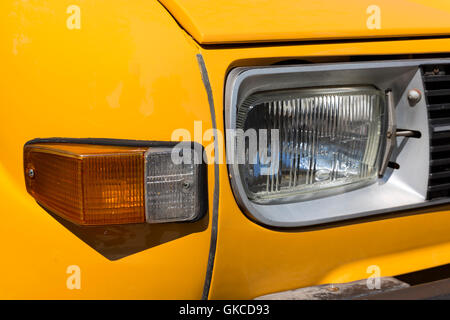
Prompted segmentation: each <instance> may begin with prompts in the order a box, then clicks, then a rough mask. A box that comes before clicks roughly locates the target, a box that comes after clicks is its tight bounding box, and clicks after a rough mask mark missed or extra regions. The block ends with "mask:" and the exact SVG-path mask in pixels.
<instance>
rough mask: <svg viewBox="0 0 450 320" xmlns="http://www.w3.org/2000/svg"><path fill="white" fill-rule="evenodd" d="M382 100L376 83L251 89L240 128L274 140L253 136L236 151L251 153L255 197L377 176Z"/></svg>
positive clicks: (325, 190) (244, 168) (290, 194)
mask: <svg viewBox="0 0 450 320" xmlns="http://www.w3.org/2000/svg"><path fill="white" fill-rule="evenodd" d="M383 101H384V98H383V94H382V93H381V92H380V91H379V90H376V89H375V88H372V87H359V88H358V87H354V88H326V89H299V90H287V91H273V92H264V93H257V94H253V95H250V96H249V97H248V98H247V99H246V100H245V101H243V103H242V104H241V105H240V106H239V108H238V111H237V119H238V120H237V128H238V129H242V131H239V132H241V135H242V133H245V132H249V130H252V129H254V130H255V132H258V133H261V132H264V133H265V132H267V134H268V139H265V141H264V139H260V140H259V141H257V142H256V141H247V142H246V143H245V144H242V145H243V146H244V147H245V150H237V152H238V153H239V152H244V153H245V161H244V162H245V163H241V164H240V165H239V170H240V175H241V178H242V179H243V182H244V186H245V190H246V192H247V196H248V197H249V199H251V200H253V201H255V202H260V203H266V202H276V201H280V200H286V201H296V200H302V199H310V198H317V197H321V196H326V195H330V194H333V193H336V192H339V191H342V189H343V188H345V189H346V190H348V189H349V188H357V187H360V186H363V185H367V184H369V183H373V182H375V180H376V178H377V175H378V170H379V163H380V161H379V158H380V157H379V154H380V152H379V150H380V142H381V139H380V135H381V134H382V127H383V126H382V121H383V117H382V115H383V114H384V112H383V105H384V104H383ZM274 134H276V136H277V139H275V140H274V139H273V137H271V135H274ZM246 136H247V137H251V135H248V134H247V135H246ZM246 136H244V137H242V136H238V138H239V139H245V138H246ZM256 137H260V135H257V136H256ZM255 143H256V144H257V146H258V149H257V150H256V149H255V148H254V144H255ZM252 144H253V145H252ZM254 151H256V152H254ZM266 151H267V152H266ZM274 153H276V154H274Z"/></svg>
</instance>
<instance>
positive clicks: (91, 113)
mask: <svg viewBox="0 0 450 320" xmlns="http://www.w3.org/2000/svg"><path fill="white" fill-rule="evenodd" d="M71 5H76V6H78V8H79V9H80V17H81V23H80V29H77V28H72V29H70V28H68V23H69V24H70V25H71V26H76V23H74V21H71V20H70V19H71V16H72V15H73V11H72V10H69V11H68V9H69V8H70V6H71ZM0 12H1V15H2V16H1V19H0V21H1V22H0V24H1V27H0V30H1V32H2V47H1V52H0V58H1V61H2V77H1V79H0V88H1V89H0V90H1V94H0V146H1V148H0V219H1V223H0V242H1V243H2V254H1V255H2V262H1V263H0V276H1V281H0V298H26V299H28V298H57V299H59V298H65V299H66V298H83V299H84V298H136V299H144V298H167V299H168V298H173V299H178V298H185V299H198V298H200V297H201V295H202V290H203V282H204V279H205V272H206V265H207V257H208V252H209V240H210V222H209V219H210V217H211V215H210V214H208V215H207V217H205V219H203V220H201V221H199V222H197V223H194V224H170V225H154V226H151V227H150V226H149V227H150V229H145V230H144V231H145V233H143V231H142V230H141V231H139V230H138V231H136V232H135V231H133V230H131V229H126V230H127V231H126V232H122V233H123V234H122V235H114V232H117V233H120V232H121V231H120V229H117V228H113V229H111V230H110V231H109V232H112V233H113V234H112V235H110V234H105V235H98V236H96V238H95V239H96V240H95V241H97V240H98V241H100V242H102V243H101V244H99V246H103V247H102V248H100V249H99V251H101V250H109V251H114V250H115V249H114V248H117V249H120V250H125V251H127V250H128V249H129V248H128V247H129V246H138V247H139V246H140V247H142V250H140V249H139V250H138V251H139V252H136V253H134V254H129V255H126V256H124V257H122V258H121V259H117V260H115V261H111V260H109V259H108V258H107V257H105V256H103V255H102V254H101V253H100V252H98V251H96V250H94V249H93V248H92V247H90V246H89V245H87V244H86V243H85V242H84V241H83V240H82V238H80V237H79V235H77V233H76V232H72V231H71V230H69V229H66V228H65V227H64V226H63V225H62V224H60V223H59V222H57V221H56V220H55V219H54V218H53V217H51V216H50V215H49V214H48V213H47V212H45V211H44V210H43V209H42V208H41V207H40V206H39V205H38V204H37V203H36V202H35V201H34V200H33V199H32V197H30V196H29V195H27V194H26V191H25V183H24V176H23V175H24V173H23V160H22V155H23V145H24V144H25V143H26V142H27V141H28V140H30V139H33V138H38V137H42V138H46V137H70V138H87V137H91V138H118V139H140V140H166V141H167V140H171V134H172V131H173V130H175V129H176V128H186V129H187V130H188V131H193V121H194V120H201V121H203V127H204V129H205V130H206V129H208V128H209V127H211V115H210V112H209V107H208V101H207V96H206V93H205V89H204V87H203V83H202V80H201V75H200V72H199V68H198V65H197V61H196V59H195V55H196V54H197V53H198V50H197V47H196V45H195V43H194V42H193V41H192V39H190V38H189V37H188V36H185V35H184V34H183V33H182V32H181V31H180V28H179V26H178V25H177V24H176V22H175V21H173V19H172V17H171V16H170V15H169V14H168V13H167V11H166V10H165V9H164V8H163V7H162V6H161V4H159V3H158V2H156V1H126V0H118V1H107V0H98V1H81V0H70V1H66V0H64V1H36V0H30V1H2V2H1V4H0ZM68 12H69V13H68ZM209 171H210V172H212V171H211V170H209ZM209 181H214V176H213V175H210V177H209ZM149 230H151V231H149ZM70 265H77V266H79V267H80V270H81V289H80V290H76V289H73V290H70V289H68V288H67V286H66V281H67V279H68V277H69V276H70V274H67V273H66V271H67V268H68V266H70Z"/></svg>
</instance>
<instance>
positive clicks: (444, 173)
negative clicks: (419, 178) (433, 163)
mask: <svg viewBox="0 0 450 320" xmlns="http://www.w3.org/2000/svg"><path fill="white" fill-rule="evenodd" d="M443 178H450V170H448V171H440V172H432V173H430V179H431V181H430V184H432V183H433V181H434V180H435V179H443Z"/></svg>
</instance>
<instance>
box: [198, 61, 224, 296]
mask: <svg viewBox="0 0 450 320" xmlns="http://www.w3.org/2000/svg"><path fill="white" fill-rule="evenodd" d="M197 61H198V65H199V67H200V73H201V75H202V80H203V84H204V85H205V90H206V94H207V96H208V103H209V111H210V112H211V121H212V126H213V129H214V150H215V152H214V197H213V212H212V225H211V241H210V245H209V256H208V265H207V267H206V275H205V283H204V285H203V294H202V299H203V300H207V299H208V297H209V290H210V287H211V279H212V273H213V269H214V259H215V256H216V245H217V222H218V211H219V186H220V184H219V152H218V150H219V146H218V137H217V131H216V130H217V123H216V113H215V109H214V99H213V94H212V90H211V84H210V82H209V77H208V71H207V70H206V66H205V61H204V60H203V56H202V55H201V54H197Z"/></svg>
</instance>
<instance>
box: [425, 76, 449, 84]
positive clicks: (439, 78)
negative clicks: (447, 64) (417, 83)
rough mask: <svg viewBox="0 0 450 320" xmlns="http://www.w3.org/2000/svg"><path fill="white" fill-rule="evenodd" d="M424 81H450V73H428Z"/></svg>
mask: <svg viewBox="0 0 450 320" xmlns="http://www.w3.org/2000/svg"><path fill="white" fill-rule="evenodd" d="M424 81H425V83H428V82H442V81H450V75H426V76H425V77H424Z"/></svg>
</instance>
